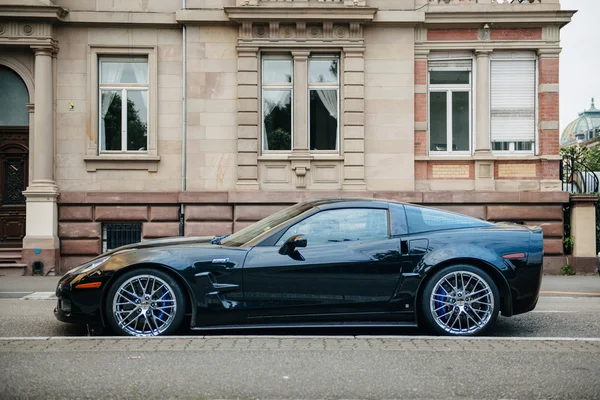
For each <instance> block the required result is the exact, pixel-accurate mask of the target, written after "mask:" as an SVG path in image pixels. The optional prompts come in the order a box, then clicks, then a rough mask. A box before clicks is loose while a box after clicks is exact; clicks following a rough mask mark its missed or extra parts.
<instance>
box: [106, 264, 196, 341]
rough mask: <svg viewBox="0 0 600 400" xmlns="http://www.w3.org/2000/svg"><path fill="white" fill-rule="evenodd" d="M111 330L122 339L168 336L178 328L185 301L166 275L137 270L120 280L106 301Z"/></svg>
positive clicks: (114, 285)
mask: <svg viewBox="0 0 600 400" xmlns="http://www.w3.org/2000/svg"><path fill="white" fill-rule="evenodd" d="M106 314H107V315H106V316H107V320H108V323H109V324H110V326H111V328H112V329H113V330H114V331H115V332H117V333H119V334H122V335H130V336H158V335H168V334H170V333H173V332H174V331H176V330H177V328H179V325H181V322H182V320H183V317H184V314H185V297H184V295H183V293H182V291H181V288H180V287H179V285H178V284H177V282H175V280H174V279H173V278H172V277H171V276H169V275H168V274H166V273H164V272H162V271H158V270H154V269H138V270H133V271H131V272H128V273H126V274H124V275H122V276H120V277H119V278H118V279H117V280H116V281H115V282H114V284H113V285H112V287H111V288H110V290H109V292H108V296H107V298H106Z"/></svg>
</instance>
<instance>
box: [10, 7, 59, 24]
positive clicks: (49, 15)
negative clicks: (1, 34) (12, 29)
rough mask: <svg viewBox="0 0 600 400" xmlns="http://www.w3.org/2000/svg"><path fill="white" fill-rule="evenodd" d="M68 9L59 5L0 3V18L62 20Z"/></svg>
mask: <svg viewBox="0 0 600 400" xmlns="http://www.w3.org/2000/svg"><path fill="white" fill-rule="evenodd" d="M68 12H69V10H67V9H66V8H63V7H61V6H44V5H40V6H17V5H1V4H0V18H2V19H9V18H20V19H27V20H30V21H35V20H38V21H39V20H42V21H49V22H53V21H55V22H59V21H62V20H63V19H64V18H65V17H66V16H67V14H68Z"/></svg>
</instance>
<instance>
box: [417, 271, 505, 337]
mask: <svg viewBox="0 0 600 400" xmlns="http://www.w3.org/2000/svg"><path fill="white" fill-rule="evenodd" d="M455 274H456V275H455ZM461 274H462V275H461ZM461 277H462V279H463V281H462V282H461V280H460V278H461ZM469 277H470V278H471V281H467V282H465V280H466V279H468V278H469ZM475 279H477V280H478V283H477V285H476V286H474V285H473V283H472V282H473V281H474V280H475ZM453 283H454V285H453ZM463 283H464V286H467V288H466V290H465V288H463V287H462V285H463ZM455 289H456V290H455ZM434 290H436V292H435V293H436V294H435V296H434ZM461 290H462V291H461ZM444 293H445V294H444ZM471 293H474V295H473V297H470V296H471ZM422 296H423V297H422V299H421V300H422V301H421V309H420V314H421V315H420V317H421V320H422V321H423V322H424V325H425V327H426V328H427V329H429V330H430V331H432V332H434V333H435V334H437V335H449V336H474V335H481V334H482V333H484V332H487V331H488V330H489V329H490V328H491V327H492V326H493V325H494V324H495V322H496V319H497V318H498V313H499V311H500V293H499V291H498V288H497V286H496V284H495V283H494V280H493V279H492V278H491V277H490V276H489V275H488V274H486V273H485V272H484V271H482V270H481V269H479V268H476V267H473V266H471V265H453V266H448V267H444V268H442V269H441V270H439V271H437V272H436V273H434V274H433V275H432V276H431V278H430V279H429V280H428V281H427V283H426V284H425V288H424V289H423V293H422ZM432 296H434V297H432ZM480 296H484V297H483V298H480ZM474 299H477V300H475V301H474ZM432 303H433V304H432ZM448 313H449V314H448ZM434 315H435V316H434ZM452 318H454V319H452ZM457 325H458V326H457ZM464 326H466V328H465V327H464ZM469 327H470V328H469Z"/></svg>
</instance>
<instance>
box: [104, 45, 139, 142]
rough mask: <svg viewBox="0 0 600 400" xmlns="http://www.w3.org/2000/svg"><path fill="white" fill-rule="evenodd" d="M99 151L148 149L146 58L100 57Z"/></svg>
mask: <svg viewBox="0 0 600 400" xmlns="http://www.w3.org/2000/svg"><path fill="white" fill-rule="evenodd" d="M98 69H99V77H98V78H99V79H98V80H99V102H98V105H99V110H98V114H99V127H98V129H99V133H100V152H101V153H111V152H146V151H147V150H148V98H149V97H148V95H149V93H148V92H149V83H148V58H147V57H137V56H136V57H106V56H103V57H100V58H99V68H98Z"/></svg>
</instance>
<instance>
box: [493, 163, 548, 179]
mask: <svg viewBox="0 0 600 400" xmlns="http://www.w3.org/2000/svg"><path fill="white" fill-rule="evenodd" d="M530 172H531V173H530ZM540 176H541V165H540V163H539V162H536V161H507V162H495V163H494V178H495V179H499V180H511V179H515V180H528V179H530V180H535V179H540Z"/></svg>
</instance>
